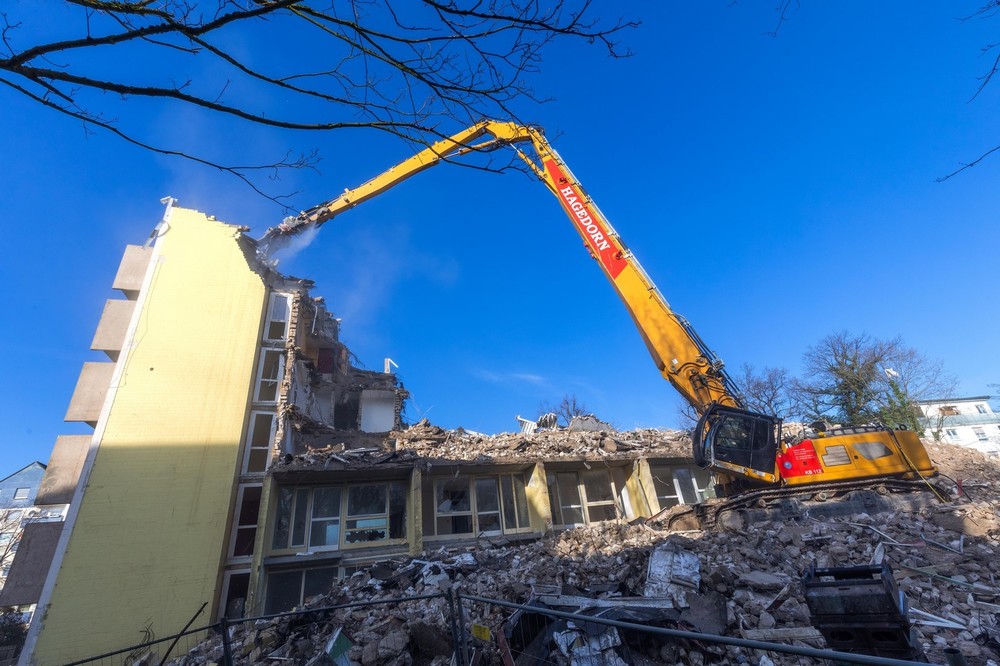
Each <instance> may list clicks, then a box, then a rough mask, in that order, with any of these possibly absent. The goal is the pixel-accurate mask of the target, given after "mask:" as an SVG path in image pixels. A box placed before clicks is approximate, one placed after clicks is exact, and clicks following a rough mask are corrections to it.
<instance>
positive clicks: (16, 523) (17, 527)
mask: <svg viewBox="0 0 1000 666" xmlns="http://www.w3.org/2000/svg"><path fill="white" fill-rule="evenodd" d="M37 516H38V509H36V508H34V507H24V508H20V507H16V506H14V507H11V506H10V505H8V506H6V507H3V508H0V588H2V587H3V583H4V582H5V581H6V578H7V573H8V571H9V570H10V565H11V563H12V562H13V561H14V555H15V554H16V553H17V547H18V546H19V545H20V544H21V537H22V536H23V535H24V527H25V526H26V525H27V524H28V523H30V522H34V521H35V520H36V519H37Z"/></svg>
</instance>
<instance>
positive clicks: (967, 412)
mask: <svg viewBox="0 0 1000 666" xmlns="http://www.w3.org/2000/svg"><path fill="white" fill-rule="evenodd" d="M990 397H991V396H988V395H980V396H975V397H972V398H946V399H940V400H918V401H917V405H918V406H919V407H920V411H921V412H923V424H924V430H925V436H927V437H931V438H933V439H935V440H938V441H941V442H946V443H948V444H958V445H959V446H968V447H971V448H974V449H978V450H980V451H982V452H984V453H988V454H990V455H1000V414H998V413H996V412H994V411H993V408H992V407H990V403H989V399H990Z"/></svg>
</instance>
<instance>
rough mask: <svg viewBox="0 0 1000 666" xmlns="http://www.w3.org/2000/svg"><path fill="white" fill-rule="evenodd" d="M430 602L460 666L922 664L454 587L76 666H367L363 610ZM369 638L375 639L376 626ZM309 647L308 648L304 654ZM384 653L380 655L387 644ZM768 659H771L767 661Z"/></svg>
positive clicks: (271, 620)
mask: <svg viewBox="0 0 1000 666" xmlns="http://www.w3.org/2000/svg"><path fill="white" fill-rule="evenodd" d="M428 600H431V601H435V600H436V604H435V607H436V608H437V609H438V611H437V612H438V615H439V617H438V619H443V620H444V622H445V623H446V624H447V625H448V627H447V629H446V633H447V634H448V640H447V644H448V648H449V649H450V650H451V652H452V663H453V664H455V665H456V666H473V665H478V664H502V665H503V666H526V665H529V664H531V665H541V664H566V663H571V664H574V666H588V665H589V664H593V665H594V666H598V665H601V666H617V665H618V664H622V665H624V664H635V663H639V664H648V663H692V662H693V661H694V660H695V657H694V656H693V655H697V654H699V653H700V655H701V656H702V657H703V658H704V661H705V662H706V663H707V662H711V663H747V664H759V663H762V662H763V663H767V660H768V659H773V658H776V657H777V656H778V655H787V656H786V657H785V658H784V659H783V660H781V663H786V664H787V663H802V664H812V663H815V664H828V663H844V664H871V665H878V666H882V665H884V666H906V665H913V664H916V663H917V662H912V661H904V660H900V659H891V658H887V657H878V656H870V655H862V654H849V653H843V652H835V651H832V650H825V649H819V648H810V647H805V646H801V645H789V644H783V643H773V642H765V641H757V640H748V639H744V638H737V637H731V636H719V635H713V634H705V633H698V632H693V631H684V630H681V629H677V628H673V627H672V626H670V625H671V624H672V623H670V622H658V621H655V620H652V621H651V620H650V619H649V617H648V616H647V617H643V613H642V612H639V613H637V614H635V615H634V616H633V617H630V618H628V619H627V620H623V619H610V618H607V617H598V616H595V615H589V614H585V613H579V612H576V613H572V612H563V611H559V610H555V609H552V608H549V607H546V606H542V605H531V604H530V603H529V604H518V603H513V602H509V601H504V600H500V599H491V598H486V597H478V596H474V595H467V594H462V593H461V592H456V591H453V590H452V589H448V590H445V591H444V592H441V593H438V594H424V595H414V596H401V597H392V598H382V599H377V600H369V601H357V602H350V603H343V604H337V605H331V606H323V607H319V608H312V609H309V610H297V611H290V612H286V613H275V614H270V615H260V616H255V617H249V618H240V619H235V620H226V619H223V620H221V621H220V622H218V623H216V624H212V625H208V626H204V627H199V628H195V629H189V630H187V631H184V632H182V633H179V634H176V635H173V636H167V637H165V638H160V639H157V640H149V641H146V642H143V643H140V644H138V645H134V646H131V647H128V648H124V649H121V650H117V651H115V652H109V653H105V654H102V655H97V656H95V657H90V658H88V659H83V660H80V661H76V662H72V663H71V664H68V665H67V666H84V665H91V664H99V665H101V666H140V665H141V666H154V665H156V664H160V665H167V664H169V665H171V666H193V665H195V664H207V663H217V664H222V665H223V666H236V665H241V664H254V663H260V662H266V661H268V660H275V659H276V660H279V661H291V662H298V661H301V660H302V658H305V657H307V656H308V657H309V658H310V659H312V658H316V657H319V656H320V655H322V654H323V653H325V654H326V655H327V657H328V658H329V659H328V660H325V659H324V660H323V661H325V662H326V663H332V664H349V663H355V662H356V661H361V660H360V659H359V658H358V657H359V656H360V654H359V652H358V651H357V649H355V650H354V651H353V654H351V653H352V647H354V644H353V642H352V638H351V636H350V635H349V633H350V631H351V630H352V628H353V627H352V623H354V622H357V621H358V618H357V617H354V616H356V615H357V613H354V611H359V610H360V611H362V613H361V615H362V616H364V615H367V614H368V613H365V612H364V611H369V612H371V611H374V609H375V608H376V607H380V606H382V607H385V606H388V607H391V608H392V611H391V613H390V615H391V616H392V617H394V618H396V619H397V620H399V621H401V622H410V621H416V620H421V619H426V618H424V617H423V616H422V615H421V613H426V610H427V605H426V604H421V605H418V606H414V605H413V604H416V603H418V602H426V601H428ZM371 614H372V615H375V613H371ZM382 617H384V615H383V616H382ZM619 617H621V615H619ZM381 624H384V623H381ZM674 624H675V623H674ZM376 628H377V627H376ZM366 631H369V633H370V631H371V628H369V629H368V630H366ZM403 633H406V632H403ZM385 639H386V636H385V635H383V636H381V640H382V641H384V640H385ZM407 641H409V637H407ZM302 643H308V645H306V646H305V647H304V648H303V647H302V645H301V644H302ZM370 645H372V643H371V642H368V643H365V644H363V645H361V644H359V645H358V647H359V648H362V649H367V648H368V647H369V646H370ZM414 645H415V644H414V643H412V642H404V643H403V644H402V647H401V649H402V650H404V651H406V650H413V649H414ZM377 646H378V647H381V643H378V645H377ZM767 655H770V656H769V657H768V659H765V658H764V657H765V656H767ZM352 657H353V659H352ZM789 657H793V658H794V659H795V661H791V660H790V659H789ZM317 663H318V662H317ZM366 663H368V662H367V661H366Z"/></svg>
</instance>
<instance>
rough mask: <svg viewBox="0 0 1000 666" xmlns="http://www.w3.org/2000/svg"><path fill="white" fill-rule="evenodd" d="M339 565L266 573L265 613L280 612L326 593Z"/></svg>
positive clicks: (334, 579)
mask: <svg viewBox="0 0 1000 666" xmlns="http://www.w3.org/2000/svg"><path fill="white" fill-rule="evenodd" d="M338 573H339V567H320V568H317V569H299V570H297V571H278V572H274V573H271V574H269V575H268V577H267V592H266V593H265V595H264V612H265V613H268V614H270V613H282V612H285V611H289V610H291V609H292V608H294V607H296V606H300V605H302V604H303V603H305V601H306V600H307V599H309V598H311V597H315V596H317V595H320V594H326V593H327V592H329V591H330V589H331V588H332V587H333V584H334V582H336V580H337V577H338Z"/></svg>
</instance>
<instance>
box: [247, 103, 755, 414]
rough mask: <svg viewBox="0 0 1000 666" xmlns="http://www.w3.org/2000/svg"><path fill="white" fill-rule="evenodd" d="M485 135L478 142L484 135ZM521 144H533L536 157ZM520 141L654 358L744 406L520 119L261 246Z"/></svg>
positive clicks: (705, 397) (409, 167) (697, 386)
mask: <svg viewBox="0 0 1000 666" xmlns="http://www.w3.org/2000/svg"><path fill="white" fill-rule="evenodd" d="M484 137H485V140H484V141H483V142H481V143H478V144H477V143H475V142H477V141H479V140H480V139H483V138H484ZM519 144H530V146H531V147H532V148H533V151H534V153H535V154H534V156H531V155H528V154H526V153H525V152H524V151H523V150H521V149H520V148H519ZM508 145H510V146H513V147H514V149H515V150H516V151H517V154H518V156H520V157H521V159H522V160H524V162H525V163H526V164H527V165H528V166H529V167H530V168H531V170H532V171H534V172H535V174H536V175H537V176H538V177H539V178H540V179H541V180H542V182H543V183H545V185H546V186H547V187H548V188H549V190H550V191H551V192H552V193H553V194H554V195H555V196H556V198H557V199H558V200H559V203H560V204H561V205H562V207H563V209H564V210H565V211H566V214H567V215H568V216H569V218H570V221H571V222H572V223H573V228H574V229H576V231H577V233H579V234H580V237H581V238H583V241H584V243H585V245H586V246H587V248H588V250H589V251H590V253H591V255H592V256H593V257H594V258H595V259H596V260H597V263H598V264H600V266H601V270H603V271H604V274H605V275H606V276H607V278H608V280H610V281H611V284H612V286H613V287H614V288H615V291H616V292H617V293H618V296H619V298H621V300H622V302H623V303H624V304H625V308H626V309H627V310H628V313H629V315H630V316H631V317H632V321H633V322H635V325H636V327H637V328H638V329H639V334H640V335H641V336H642V339H643V341H644V342H645V343H646V348H647V349H648V350H649V353H650V355H651V356H652V357H653V362H654V363H656V367H657V368H659V370H660V372H661V373H662V374H663V376H664V377H665V378H666V379H667V380H668V381H669V382H670V383H671V384H672V385H673V386H674V388H676V389H677V390H678V391H679V392H680V394H681V395H682V396H684V398H685V399H686V400H687V401H688V402H689V403H690V404H691V405H692V406H693V407H694V408H695V409H696V410H698V412H699V413H701V412H704V411H705V409H707V408H708V407H709V406H710V405H712V404H716V403H717V404H721V405H728V406H731V407H742V404H741V402H742V401H741V399H740V397H739V391H738V390H737V389H736V387H735V385H734V384H733V382H732V380H731V379H730V378H729V376H728V375H727V374H726V372H725V370H724V369H723V367H722V362H721V361H720V360H719V359H718V358H717V357H716V356H715V354H713V353H712V351H711V350H710V349H709V348H708V347H707V346H706V345H705V344H704V342H702V340H701V338H699V337H698V334H697V333H695V331H694V329H692V328H691V325H690V324H688V322H687V320H685V319H684V318H683V317H681V316H680V315H678V314H676V313H675V312H673V311H672V310H671V309H670V306H669V305H668V304H667V301H666V300H665V299H664V298H663V296H662V294H660V292H659V290H658V289H657V288H656V285H654V284H653V281H652V280H650V278H649V276H648V275H646V272H645V271H644V270H643V269H642V266H640V265H639V262H638V261H637V260H636V259H635V257H634V256H633V255H632V253H631V252H630V251H629V250H628V248H626V247H625V244H624V243H623V242H622V241H621V238H619V236H618V234H617V232H615V230H614V229H613V228H612V226H611V224H610V223H609V222H608V220H607V218H606V217H604V214H603V213H601V211H600V209H599V208H598V207H597V205H596V204H594V202H593V201H592V200H591V198H590V197H589V196H588V195H587V193H586V192H585V191H584V189H583V186H582V185H581V184H580V182H579V181H578V180H577V179H576V178H575V177H574V176H573V174H572V172H571V171H570V170H569V168H568V167H567V166H566V163H565V162H564V161H563V160H562V158H560V157H559V155H558V154H557V153H556V151H555V150H554V149H553V148H552V146H550V145H549V143H548V141H546V139H545V137H544V135H543V134H542V132H541V130H540V129H538V128H535V127H527V126H523V125H518V124H515V123H505V122H498V121H491V120H484V121H481V122H479V123H477V124H476V125H473V126H472V127H469V128H468V129H466V130H463V131H462V132H459V133H458V134H455V135H454V136H451V137H449V138H446V139H443V140H441V141H438V142H436V143H434V144H433V145H431V146H429V147H428V148H426V149H424V150H422V151H420V152H419V153H417V154H416V155H414V156H413V157H411V158H409V159H407V160H405V161H403V162H401V163H400V164H397V165H396V166H394V167H392V168H391V169H389V170H388V171H386V172H384V173H382V174H380V175H379V176H376V177H375V178H373V179H372V180H370V181H368V182H367V183H365V184H364V185H361V186H360V187H357V188H355V189H353V190H345V191H344V193H343V194H341V195H340V196H339V197H337V198H336V199H333V200H331V201H328V202H326V203H324V204H321V205H319V206H316V207H314V208H311V209H309V210H307V211H304V212H303V213H301V214H299V215H298V216H297V217H294V218H286V219H285V220H284V221H283V222H282V223H281V224H280V225H278V226H277V227H273V228H271V229H268V231H267V233H266V234H265V235H264V237H263V238H262V239H261V243H260V244H261V247H262V249H263V250H264V251H265V252H268V251H270V250H271V249H273V248H274V247H276V246H277V245H278V244H280V243H281V239H283V238H284V237H287V236H288V235H290V234H294V233H298V232H299V231H302V230H304V229H306V228H309V227H319V226H320V225H322V224H323V223H324V222H327V221H328V220H330V219H332V218H333V217H335V216H337V215H339V214H340V213H342V212H343V211H345V210H348V209H350V208H353V207H354V206H357V205H358V204H360V203H362V202H364V201H367V200H368V199H370V198H372V197H374V196H376V195H378V194H381V193H382V192H384V191H386V190H388V189H390V188H392V187H394V186H395V185H397V184H399V183H401V182H402V181H404V180H406V179H407V178H409V177H411V176H413V175H415V174H417V173H420V172H421V171H424V170H425V169H427V168H429V167H432V166H434V165H436V164H439V163H440V162H442V161H444V160H445V159H447V158H449V157H453V156H457V155H460V154H463V153H467V152H472V151H489V150H494V149H496V148H500V147H503V146H508Z"/></svg>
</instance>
